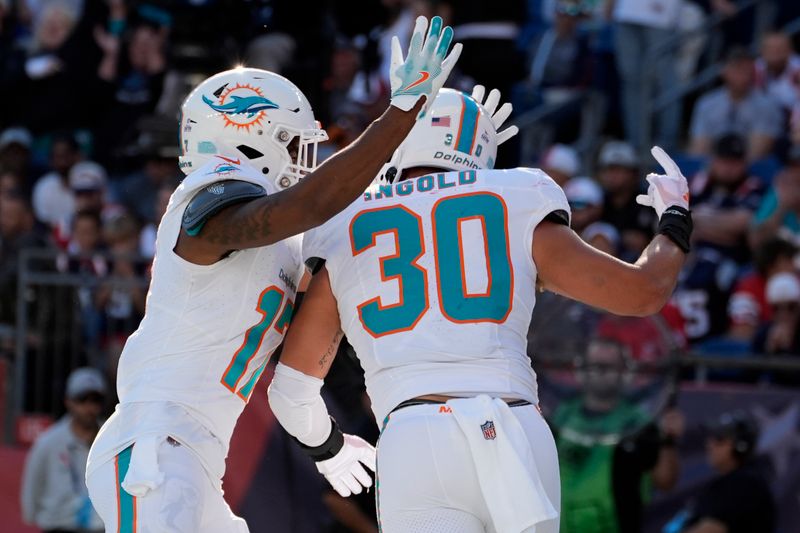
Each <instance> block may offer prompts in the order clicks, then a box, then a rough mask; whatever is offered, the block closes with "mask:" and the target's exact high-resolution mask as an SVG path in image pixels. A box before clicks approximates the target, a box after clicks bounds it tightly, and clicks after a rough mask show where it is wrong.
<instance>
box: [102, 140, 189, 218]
mask: <svg viewBox="0 0 800 533" xmlns="http://www.w3.org/2000/svg"><path fill="white" fill-rule="evenodd" d="M174 152H175V150H174V149H172V148H168V147H159V146H152V147H149V148H147V151H146V153H145V154H144V158H145V161H144V166H143V167H142V168H141V170H138V171H136V172H134V173H132V174H130V175H129V176H128V177H126V178H125V179H123V180H122V181H121V182H117V183H114V184H113V185H112V195H113V197H114V200H115V201H116V202H118V203H119V204H121V205H123V206H124V207H125V208H127V209H128V211H130V212H131V213H133V214H134V215H136V217H137V218H138V219H139V220H140V221H142V222H148V221H154V220H157V219H158V217H157V212H156V205H157V196H158V191H159V189H161V188H162V187H164V186H169V187H172V188H173V189H174V188H175V187H177V184H178V182H179V179H180V178H181V177H182V176H181V175H180V171H179V170H178V165H177V163H176V157H177V154H176V153H174Z"/></svg>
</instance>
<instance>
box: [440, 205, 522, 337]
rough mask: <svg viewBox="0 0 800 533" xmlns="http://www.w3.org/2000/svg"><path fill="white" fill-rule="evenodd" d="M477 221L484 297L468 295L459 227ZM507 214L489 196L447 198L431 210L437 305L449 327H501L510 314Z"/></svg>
mask: <svg viewBox="0 0 800 533" xmlns="http://www.w3.org/2000/svg"><path fill="white" fill-rule="evenodd" d="M467 220H478V221H479V222H480V223H481V226H482V229H483V242H484V246H485V253H486V266H487V271H488V273H489V283H488V287H487V290H486V292H484V293H479V294H469V293H468V292H467V280H466V272H465V267H464V265H465V264H466V262H467V261H468V260H469V258H468V257H465V255H464V246H463V238H462V233H461V225H462V223H463V222H465V221H467ZM507 227H508V212H507V209H506V205H505V202H503V199H502V198H501V197H500V196H497V195H495V194H492V193H477V194H465V195H461V196H451V197H450V198H445V199H443V200H440V201H438V202H437V203H436V205H435V206H434V208H433V228H434V229H433V237H434V240H433V242H434V248H435V257H436V274H437V279H436V281H437V283H438V286H439V303H440V306H441V309H442V313H443V314H444V316H446V317H447V318H448V319H450V320H452V321H453V322H497V323H501V322H503V321H505V319H506V317H507V316H508V313H509V311H511V298H512V295H513V292H514V271H513V269H512V268H511V256H510V250H509V245H508V231H507V229H506V228H507Z"/></svg>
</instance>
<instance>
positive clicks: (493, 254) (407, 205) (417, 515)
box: [269, 86, 691, 533]
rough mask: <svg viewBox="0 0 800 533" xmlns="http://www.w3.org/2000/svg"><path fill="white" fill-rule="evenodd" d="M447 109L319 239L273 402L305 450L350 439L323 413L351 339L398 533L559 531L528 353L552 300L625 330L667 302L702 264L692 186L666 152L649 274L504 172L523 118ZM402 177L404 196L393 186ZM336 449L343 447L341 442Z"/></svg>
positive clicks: (311, 240)
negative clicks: (605, 314) (690, 260)
mask: <svg viewBox="0 0 800 533" xmlns="http://www.w3.org/2000/svg"><path fill="white" fill-rule="evenodd" d="M483 96H484V90H483V88H482V87H480V86H478V87H476V90H475V91H474V92H473V97H472V98H471V97H469V96H467V95H465V94H461V93H458V92H456V91H450V90H443V91H441V92H440V93H439V96H438V97H437V99H436V101H435V103H434V105H433V106H432V108H431V109H430V111H429V113H428V116H427V117H426V118H424V119H423V120H421V121H420V122H419V123H418V124H417V125H416V126H415V127H414V129H413V130H412V132H411V133H410V134H409V137H408V139H406V141H404V143H403V144H402V145H401V147H400V148H399V149H398V150H397V152H396V153H395V155H394V156H393V159H392V160H391V162H390V164H389V168H387V169H386V170H385V173H384V176H385V177H386V178H387V179H384V180H382V181H381V182H380V183H378V184H375V185H374V186H372V187H371V188H370V189H368V190H367V192H366V193H365V194H364V195H363V196H362V197H361V198H359V199H357V200H356V201H355V202H354V203H353V204H352V205H350V206H349V207H348V208H347V209H345V210H344V211H343V212H342V213H340V214H339V215H337V216H336V217H334V218H333V219H331V221H329V222H328V223H326V224H324V225H323V226H320V227H319V228H317V229H315V230H312V231H310V232H308V233H306V236H305V239H304V244H303V255H304V258H305V259H306V260H311V261H314V262H319V263H322V262H324V266H319V268H318V272H317V273H316V274H315V275H314V278H313V280H312V282H311V285H310V287H309V290H308V292H307V293H306V298H305V300H304V304H303V308H302V309H301V310H300V312H299V314H298V317H297V318H296V320H295V322H294V323H293V325H292V329H291V330H290V332H289V334H288V337H287V339H286V343H285V345H284V350H283V352H282V356H281V362H280V363H279V364H278V366H277V368H276V372H275V377H274V379H273V382H272V384H271V385H270V390H269V398H270V405H271V406H272V408H273V411H274V413H275V415H276V417H277V418H278V420H279V421H280V422H281V424H282V425H283V426H284V427H285V428H286V429H287V430H288V431H289V433H291V434H292V435H294V436H295V437H296V438H297V439H298V440H299V441H300V442H301V443H302V444H303V445H304V446H305V447H306V448H310V447H314V448H315V449H320V448H324V447H325V446H326V442H325V436H326V435H327V434H328V433H331V434H334V433H335V431H334V432H332V430H331V428H332V427H333V428H335V425H334V424H333V423H332V422H331V421H330V419H329V417H328V416H327V410H326V408H325V405H324V403H323V402H322V400H321V398H320V396H319V388H320V386H321V384H322V380H321V379H320V378H322V377H323V376H324V375H325V373H326V372H327V370H328V367H329V365H330V360H329V358H328V357H327V356H326V355H325V354H330V353H334V352H335V350H332V349H331V347H332V345H335V344H336V343H337V342H338V340H339V338H340V336H341V331H343V332H344V334H345V335H346V336H347V338H348V340H349V341H350V343H351V344H352V345H353V347H354V348H355V350H356V353H357V355H358V357H359V359H360V361H361V364H362V366H363V367H364V371H365V377H366V385H367V392H368V393H369V396H370V398H371V400H372V408H373V411H374V414H375V416H376V419H377V421H378V423H379V424H381V426H382V433H381V437H380V440H379V443H378V448H377V470H376V475H377V482H376V485H377V500H378V516H379V520H380V525H381V529H382V531H384V532H385V533H396V532H398V533H399V532H408V531H436V532H439V533H446V532H453V533H455V532H458V533H478V532H484V531H489V532H502V533H512V532H513V533H518V532H522V531H525V532H529V533H531V532H536V533H550V532H555V531H557V530H558V512H559V507H560V494H559V476H558V458H557V456H556V449H555V445H554V442H553V437H552V435H551V434H550V431H549V429H548V427H547V424H546V423H545V421H544V420H543V418H542V417H541V415H540V414H539V412H538V410H537V403H538V398H537V388H536V376H535V374H534V372H533V370H532V369H531V365H530V360H529V358H528V356H527V354H526V346H527V339H526V336H527V331H528V326H529V324H530V319H531V313H532V311H533V308H534V304H535V303H536V287H537V285H538V286H540V287H543V288H547V289H550V290H554V291H558V292H561V293H563V294H566V295H568V296H571V297H573V298H576V299H578V300H582V301H585V302H587V303H590V304H593V305H596V306H599V307H603V308H606V309H608V310H611V311H614V312H617V313H622V314H637V315H643V314H650V313H653V312H655V311H657V310H658V309H659V308H660V307H661V306H662V305H663V304H664V302H665V301H666V300H667V299H668V297H669V294H670V293H671V291H672V288H673V287H674V284H675V281H676V278H677V274H678V271H679V270H680V266H681V265H682V264H683V261H684V257H685V252H686V251H687V250H688V242H689V233H690V230H691V223H690V219H689V212H688V210H687V207H688V197H685V196H684V193H685V192H686V191H687V190H688V189H687V186H686V180H685V179H684V178H683V176H681V175H680V172H678V170H677V168H676V167H675V166H674V163H673V162H672V161H671V160H670V159H669V157H668V156H666V154H664V153H663V151H661V150H660V149H654V154H655V155H656V157H657V158H658V160H659V162H661V164H662V165H663V166H664V167H665V169H666V170H667V175H650V176H648V180H649V181H650V183H651V187H650V191H649V194H648V195H647V196H644V197H642V198H641V201H642V202H644V203H647V204H648V205H653V206H654V208H655V209H656V210H657V211H658V213H659V215H661V226H660V235H659V236H657V237H656V238H655V239H654V240H653V242H652V243H651V245H650V247H648V249H647V250H646V251H645V252H644V253H643V255H642V257H641V258H640V260H639V261H638V262H637V263H636V264H635V265H631V264H627V263H623V262H621V261H618V260H616V259H614V258H613V257H610V256H608V255H606V254H604V253H602V252H599V251H597V250H595V249H593V248H591V247H589V246H588V245H586V244H585V243H584V242H583V241H581V240H580V238H579V237H578V236H577V235H576V234H575V233H574V232H573V231H572V230H570V229H569V226H568V224H569V206H568V204H567V200H566V198H565V196H564V193H563V191H562V190H561V189H560V188H559V187H558V185H556V183H555V182H554V181H553V180H552V179H550V178H549V177H548V176H547V175H546V174H544V173H543V172H541V171H540V170H534V169H526V168H518V169H511V170H495V169H493V168H492V167H493V164H494V163H493V162H494V158H495V155H496V150H497V145H498V144H499V143H500V142H502V141H504V140H506V139H507V138H509V137H511V136H512V135H514V133H515V128H509V129H506V130H504V131H501V132H499V133H498V131H497V130H498V129H499V127H500V125H501V124H502V122H503V120H505V118H506V117H507V116H508V113H509V112H510V110H511V109H510V106H509V105H508V104H506V105H504V106H502V107H500V108H499V109H497V110H496V108H497V105H498V103H499V93H498V92H497V91H492V92H491V93H490V94H489V96H488V98H487V99H486V102H485V103H483V104H481V102H482V100H483ZM390 178H395V179H390ZM329 440H330V439H329Z"/></svg>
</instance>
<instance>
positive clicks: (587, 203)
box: [564, 176, 603, 234]
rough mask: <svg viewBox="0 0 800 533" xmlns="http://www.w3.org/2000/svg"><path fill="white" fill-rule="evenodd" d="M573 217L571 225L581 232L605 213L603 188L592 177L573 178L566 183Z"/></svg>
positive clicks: (565, 189) (565, 192) (566, 191)
mask: <svg viewBox="0 0 800 533" xmlns="http://www.w3.org/2000/svg"><path fill="white" fill-rule="evenodd" d="M564 194H565V195H566V196H567V202H569V207H570V211H571V212H572V217H571V219H570V227H571V228H572V229H574V230H575V231H576V232H577V233H579V234H580V233H581V232H582V231H583V230H584V229H586V227H587V226H589V225H590V224H592V223H593V222H597V221H598V220H600V216H601V215H602V214H603V189H602V188H601V187H600V185H598V184H597V182H596V181H594V180H593V179H592V178H587V177H585V176H581V177H577V178H572V179H571V180H569V181H568V182H567V183H566V185H564Z"/></svg>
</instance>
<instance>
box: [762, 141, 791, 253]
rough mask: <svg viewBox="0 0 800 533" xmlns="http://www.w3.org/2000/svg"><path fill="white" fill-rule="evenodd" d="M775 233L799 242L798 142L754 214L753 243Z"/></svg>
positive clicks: (768, 237)
mask: <svg viewBox="0 0 800 533" xmlns="http://www.w3.org/2000/svg"><path fill="white" fill-rule="evenodd" d="M775 235H781V236H783V237H784V238H786V239H789V240H793V241H795V242H800V145H797V146H795V147H793V148H792V150H791V152H790V153H789V162H788V164H787V165H786V167H785V168H784V170H783V171H782V172H781V173H780V174H778V175H777V176H776V177H775V179H774V181H773V184H772V187H770V189H769V190H768V191H767V193H766V194H765V195H764V199H763V200H762V202H761V205H760V206H759V208H758V211H756V214H755V217H754V218H753V227H752V229H751V231H750V241H751V244H752V245H753V246H759V245H760V243H763V242H764V241H766V240H767V239H770V238H772V237H774V236H775Z"/></svg>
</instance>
